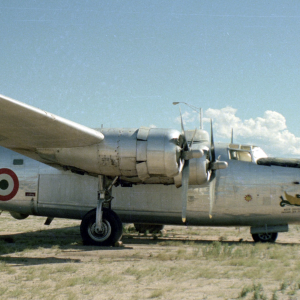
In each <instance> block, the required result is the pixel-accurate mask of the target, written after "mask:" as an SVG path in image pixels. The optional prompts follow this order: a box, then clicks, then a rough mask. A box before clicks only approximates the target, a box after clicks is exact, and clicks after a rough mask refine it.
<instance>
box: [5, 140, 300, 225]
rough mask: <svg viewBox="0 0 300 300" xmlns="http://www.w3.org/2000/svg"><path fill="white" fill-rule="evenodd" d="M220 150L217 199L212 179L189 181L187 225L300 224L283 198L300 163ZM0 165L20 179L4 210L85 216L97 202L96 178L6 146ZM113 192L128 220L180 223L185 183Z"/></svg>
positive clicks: (296, 190)
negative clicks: (268, 161) (260, 160)
mask: <svg viewBox="0 0 300 300" xmlns="http://www.w3.org/2000/svg"><path fill="white" fill-rule="evenodd" d="M216 155H217V156H219V155H221V157H222V160H224V161H227V162H228V168H227V169H225V170H222V171H217V172H216V176H217V180H216V184H215V188H214V193H215V196H214V201H213V203H211V202H210V197H209V193H210V187H209V184H210V183H206V184H202V185H190V186H189V190H188V204H187V223H188V224H189V225H212V226H251V227H260V226H273V225H285V224H292V223H299V221H300V206H298V205H297V204H296V205H295V204H294V205H290V204H289V203H288V202H285V203H283V202H282V201H283V199H285V198H286V195H289V196H290V197H294V198H295V199H296V198H297V197H296V195H299V194H300V186H299V182H300V169H299V168H289V167H281V166H273V165H272V166H266V165H257V164H256V163H254V162H246V161H239V160H231V159H229V150H228V145H217V146H216ZM0 168H8V169H11V170H12V171H14V172H15V174H16V175H17V176H18V179H19V189H18V192H17V194H16V196H15V197H14V198H13V199H11V200H9V201H0V210H6V211H13V212H17V213H21V214H25V215H26V214H29V215H39V216H47V217H61V218H74V219H82V217H83V216H84V215H85V214H86V213H87V212H88V211H90V210H91V209H93V208H95V207H96V206H97V194H98V181H97V178H96V177H92V176H88V175H77V174H74V173H72V172H70V171H67V172H66V171H59V170H57V169H55V168H52V167H49V166H47V165H45V164H42V163H39V162H37V161H35V160H33V159H30V158H27V157H25V156H22V155H21V154H18V153H16V152H13V151H11V150H8V149H6V148H2V147H0ZM113 197H114V199H113V200H112V209H113V210H114V211H115V212H116V213H117V214H118V215H119V216H120V218H121V220H122V222H124V223H129V222H134V223H154V224H155V223H156V224H175V225H176V224H177V225H181V224H182V221H181V211H182V198H181V188H179V189H178V188H176V187H175V185H174V184H170V185H164V184H138V185H135V184H133V185H126V186H123V187H122V186H121V185H120V186H118V187H113ZM295 201H297V200H295ZM210 210H211V216H209V211H210Z"/></svg>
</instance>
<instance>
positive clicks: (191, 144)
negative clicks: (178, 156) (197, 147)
mask: <svg viewBox="0 0 300 300" xmlns="http://www.w3.org/2000/svg"><path fill="white" fill-rule="evenodd" d="M196 132H197V128H195V131H194V134H193V137H192V140H191V143H190V148H192V146H193V143H194V138H195V135H196Z"/></svg>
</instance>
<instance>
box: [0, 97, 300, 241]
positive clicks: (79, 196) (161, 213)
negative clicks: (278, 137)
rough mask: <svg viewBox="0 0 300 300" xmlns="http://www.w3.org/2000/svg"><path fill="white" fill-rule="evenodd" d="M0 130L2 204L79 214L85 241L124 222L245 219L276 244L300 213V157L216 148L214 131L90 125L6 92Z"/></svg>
mask: <svg viewBox="0 0 300 300" xmlns="http://www.w3.org/2000/svg"><path fill="white" fill-rule="evenodd" d="M0 129H1V131H0V146H1V147H0V210H5V211H9V212H10V213H11V215H12V216H13V217H16V218H18V219H22V218H25V217H27V216H28V215H38V216H46V217H48V218H47V220H46V223H48V224H49V223H50V222H51V220H52V219H53V218H54V217H59V218H71V219H81V220H82V221H81V226H80V231H81V236H82V239H83V241H84V243H86V244H94V245H105V246H109V245H113V244H114V243H116V242H117V241H118V240H119V239H120V238H121V235H122V222H123V223H137V224H148V225H147V226H148V228H151V226H152V227H153V228H154V227H155V226H156V225H157V224H174V225H180V224H188V225H194V226H249V227H251V234H252V236H253V239H254V240H255V241H275V240H276V238H277V233H278V232H284V231H288V224H293V223H299V220H300V186H299V184H300V171H299V167H300V160H296V159H278V158H268V157H267V155H266V154H265V153H264V151H263V150H262V149H261V148H259V147H256V146H251V145H238V144H233V143H230V144H216V145H215V144H214V140H213V133H212V130H211V137H210V139H209V135H208V133H207V132H205V131H204V130H199V129H197V130H195V131H193V130H192V131H189V130H187V131H185V130H184V128H183V125H182V129H181V132H179V131H177V130H174V129H158V128H147V127H141V128H139V129H123V128H112V129H111V128H109V129H103V128H102V129H99V130H94V129H90V128H87V127H85V126H82V125H79V124H76V123H74V122H71V121H69V120H66V119H63V118H61V117H58V116H56V115H53V114H51V113H48V112H45V111H43V110H40V109H37V108H34V107H32V106H29V105H26V104H24V103H21V102H18V101H15V100H13V99H10V98H8V97H5V96H0ZM221 159H222V160H221ZM200 230H201V229H200Z"/></svg>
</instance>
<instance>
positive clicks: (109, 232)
mask: <svg viewBox="0 0 300 300" xmlns="http://www.w3.org/2000/svg"><path fill="white" fill-rule="evenodd" d="M117 179H118V177H115V178H114V180H112V181H111V180H110V181H109V180H108V178H107V177H104V176H102V175H99V176H98V203H97V208H96V209H93V210H91V211H89V212H88V213H87V214H86V215H85V216H84V217H83V219H82V221H81V225H80V233H81V237H82V240H83V242H84V244H87V245H96V246H113V245H114V244H115V243H116V242H117V241H119V240H120V238H121V236H122V231H123V226H122V222H121V220H120V218H119V217H118V215H117V214H116V213H115V212H113V211H112V210H111V209H110V208H103V205H104V204H108V205H109V207H110V201H111V200H112V199H113V197H112V196H111V188H112V186H113V185H114V184H115V183H116V181H117Z"/></svg>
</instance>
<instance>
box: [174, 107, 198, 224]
mask: <svg viewBox="0 0 300 300" xmlns="http://www.w3.org/2000/svg"><path fill="white" fill-rule="evenodd" d="M179 110H180V120H181V139H182V145H181V149H182V150H181V155H180V158H179V159H180V167H179V172H181V175H182V179H181V186H182V215H181V218H182V222H183V223H185V222H186V208H187V200H188V188H189V177H190V167H189V166H190V164H189V160H190V159H192V158H199V157H202V156H203V155H204V152H203V151H202V150H192V149H191V148H192V145H193V141H194V137H195V135H196V132H197V128H196V129H195V132H194V134H193V138H192V140H191V143H190V145H189V144H188V141H187V138H186V135H185V130H184V125H183V120H182V114H181V109H180V108H179ZM181 170H182V171H181Z"/></svg>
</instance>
